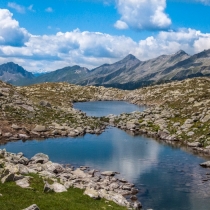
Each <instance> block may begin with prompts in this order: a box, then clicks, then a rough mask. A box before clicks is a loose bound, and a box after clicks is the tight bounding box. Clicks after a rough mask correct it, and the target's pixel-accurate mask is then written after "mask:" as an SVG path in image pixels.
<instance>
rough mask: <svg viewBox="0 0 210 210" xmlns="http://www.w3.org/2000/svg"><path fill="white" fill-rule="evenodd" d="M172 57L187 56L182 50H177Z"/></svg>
mask: <svg viewBox="0 0 210 210" xmlns="http://www.w3.org/2000/svg"><path fill="white" fill-rule="evenodd" d="M174 55H175V56H177V55H180V56H182V55H188V54H187V53H186V52H185V51H184V50H179V51H178V52H176V53H175V54H174Z"/></svg>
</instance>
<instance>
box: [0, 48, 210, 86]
mask: <svg viewBox="0 0 210 210" xmlns="http://www.w3.org/2000/svg"><path fill="white" fill-rule="evenodd" d="M209 66H210V50H206V51H203V52H200V53H198V54H195V55H193V56H189V55H188V54H187V53H185V52H184V51H182V50H181V51H178V52H177V53H175V54H172V55H161V56H159V57H157V58H154V59H150V60H147V61H140V60H139V59H137V58H136V57H135V56H133V55H128V56H126V57H125V58H124V59H123V60H121V61H118V62H116V63H113V64H104V65H102V66H99V67H97V68H95V69H93V70H88V69H87V68H84V67H80V66H72V67H65V68H63V69H59V70H56V71H53V72H50V73H46V74H44V75H40V76H38V77H35V78H31V77H28V76H24V75H23V73H21V74H22V76H20V75H19V76H18V75H16V74H14V73H12V74H11V73H10V74H8V73H5V71H4V75H3V76H2V77H0V78H1V79H2V80H4V81H8V82H10V83H13V84H16V85H29V84H37V83H43V82H68V83H72V84H77V85H83V86H84V85H94V86H101V85H102V86H105V87H115V88H121V89H128V90H132V89H136V88H139V87H143V86H148V85H151V84H160V83H164V82H167V81H174V80H183V79H187V78H193V77H201V76H208V75H210V67H209ZM14 72H15V70H14ZM25 74H26V73H25ZM28 74H30V73H28ZM14 81H15V82H14Z"/></svg>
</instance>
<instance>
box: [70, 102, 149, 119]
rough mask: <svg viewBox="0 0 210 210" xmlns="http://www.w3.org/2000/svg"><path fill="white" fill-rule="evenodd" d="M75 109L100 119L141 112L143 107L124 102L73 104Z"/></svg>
mask: <svg viewBox="0 0 210 210" xmlns="http://www.w3.org/2000/svg"><path fill="white" fill-rule="evenodd" d="M74 108H75V109H79V110H82V111H83V112H85V113H86V114H87V116H95V117H102V116H107V115H109V114H114V115H119V114H122V113H130V112H133V111H139V112H142V111H144V110H145V106H136V105H134V104H129V103H128V102H125V101H91V102H85V103H83V102H78V103H75V104H74Z"/></svg>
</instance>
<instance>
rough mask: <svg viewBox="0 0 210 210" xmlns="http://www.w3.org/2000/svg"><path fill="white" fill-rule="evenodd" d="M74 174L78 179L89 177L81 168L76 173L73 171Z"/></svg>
mask: <svg viewBox="0 0 210 210" xmlns="http://www.w3.org/2000/svg"><path fill="white" fill-rule="evenodd" d="M72 174H73V175H75V176H76V177H77V178H85V177H86V176H87V174H86V173H85V172H84V171H82V170H81V169H79V168H78V169H76V170H75V171H72Z"/></svg>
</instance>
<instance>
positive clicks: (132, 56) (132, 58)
mask: <svg viewBox="0 0 210 210" xmlns="http://www.w3.org/2000/svg"><path fill="white" fill-rule="evenodd" d="M136 59H137V58H136V57H135V56H134V55H132V54H128V55H127V56H126V57H125V58H124V59H123V61H128V60H136ZM137 60H138V59H137Z"/></svg>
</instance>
